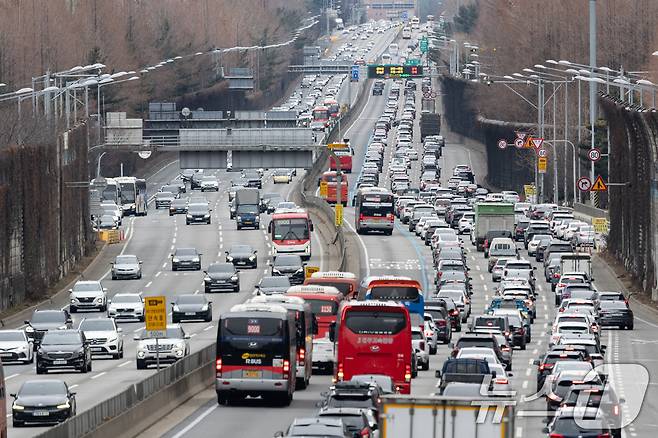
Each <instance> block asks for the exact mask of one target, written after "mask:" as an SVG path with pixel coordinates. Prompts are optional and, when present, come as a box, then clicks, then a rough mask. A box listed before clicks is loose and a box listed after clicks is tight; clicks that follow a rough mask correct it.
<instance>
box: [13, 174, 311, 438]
mask: <svg viewBox="0 0 658 438" xmlns="http://www.w3.org/2000/svg"><path fill="white" fill-rule="evenodd" d="M299 174H300V175H301V172H300V173H299ZM218 176H219V179H220V191H219V192H217V193H213V192H206V193H205V196H206V198H207V199H208V200H209V202H210V204H211V206H213V212H212V215H213V218H212V219H213V221H212V224H211V225H189V226H187V225H185V218H184V217H183V215H177V216H173V217H170V216H169V214H168V211H167V210H165V209H161V210H155V209H154V208H153V207H151V209H150V210H149V215H148V216H146V217H140V218H131V219H130V220H129V221H127V222H128V223H129V225H128V227H127V236H128V237H127V240H126V243H125V247H124V248H125V249H124V251H123V252H124V253H125V254H135V255H137V256H138V257H139V258H140V259H141V260H142V261H143V262H144V264H143V277H142V279H141V280H116V281H113V280H110V279H109V276H105V275H104V276H102V277H101V278H102V281H103V285H104V286H105V287H107V289H108V291H107V293H108V297H109V298H111V297H112V296H114V295H115V294H116V293H120V292H122V293H123V292H132V293H142V294H143V295H144V296H149V295H165V296H167V298H168V301H169V300H171V298H173V297H174V296H176V295H180V294H184V293H203V286H202V279H203V273H202V272H199V271H185V272H172V271H171V262H170V257H169V255H170V254H171V252H172V248H174V247H195V248H197V249H198V250H199V252H201V253H202V254H203V255H202V265H203V267H204V268H205V267H206V266H207V265H208V264H209V263H211V262H215V261H222V262H223V261H224V256H225V254H224V251H225V250H228V249H229V248H230V246H231V245H233V244H237V243H241V244H245V243H246V244H249V245H251V246H253V247H254V248H255V249H257V250H258V261H259V266H258V269H256V270H242V272H241V292H240V293H215V294H212V295H209V298H210V299H211V300H213V301H214V304H213V317H214V318H213V319H216V318H217V316H218V315H219V313H220V312H222V311H227V310H228V309H230V307H231V306H232V305H234V304H237V303H240V302H243V301H244V300H246V299H247V298H248V297H249V296H251V295H252V294H253V291H254V286H255V284H256V283H257V282H258V281H259V279H260V278H261V277H262V276H263V275H266V274H268V275H269V269H268V266H267V263H266V262H267V260H269V259H271V254H270V251H271V246H270V242H269V240H266V238H265V237H266V236H265V234H266V231H265V229H264V227H265V224H266V223H267V219H266V217H265V216H264V217H263V225H262V228H261V229H257V230H244V231H240V232H237V231H236V230H235V223H234V221H233V220H231V219H230V218H229V215H228V208H227V206H228V195H227V193H228V187H229V184H230V183H229V176H228V175H226V174H225V173H224V174H221V173H219V175H218ZM263 187H264V192H275V193H280V194H281V195H282V197H283V198H284V199H285V198H286V197H287V195H288V192H289V191H290V189H291V185H273V184H272V182H271V176H270V173H269V172H268V173H267V175H266V178H265V179H264V186H263ZM194 193H195V194H197V192H194ZM189 194H190V193H189V191H188V195H189ZM317 242H318V241H317V236H315V237H314V245H315V246H316V248H317ZM317 254H318V252H317V251H316V255H314V257H313V258H311V260H310V261H309V263H311V264H315V263H318V264H319V263H320V258H319V256H318V255H317ZM103 277H104V278H103ZM169 302H170V301H169ZM72 317H73V327H76V326H77V325H78V324H79V322H80V320H81V319H82V318H84V317H88V318H99V317H105V315H104V314H99V313H97V312H88V313H75V314H73V315H72ZM143 326H144V325H143V323H139V322H123V323H121V324H120V327H121V328H122V329H123V336H124V350H125V356H124V358H123V359H120V360H109V359H101V358H98V359H94V362H93V372H92V373H90V374H77V373H59V372H52V373H50V374H49V375H47V376H36V375H35V371H34V366H33V365H31V366H27V365H26V366H17V367H16V368H15V369H14V368H13V367H12V368H8V369H7V370H6V373H7V375H8V377H9V378H8V382H7V388H8V391H9V392H16V391H17V390H18V388H19V387H20V384H21V383H22V382H23V381H25V380H28V379H39V378H42V379H43V378H48V377H51V378H52V377H53V376H57V378H62V379H64V380H65V381H66V382H67V383H68V384H69V385H71V386H72V387H73V390H74V391H76V392H77V393H78V395H77V399H78V409H79V412H80V411H83V410H85V409H86V408H88V407H91V406H93V405H94V404H96V403H97V402H98V401H99V400H102V399H104V398H107V397H109V396H111V395H113V394H115V393H117V392H119V391H121V390H123V389H124V388H125V385H127V384H130V383H134V382H137V381H140V380H142V379H144V378H145V377H146V376H148V375H150V374H151V373H153V372H155V369H154V368H151V369H149V370H145V371H144V370H140V371H138V370H136V369H135V366H136V362H135V353H136V351H135V349H136V341H134V340H133V336H134V335H135V334H136V333H137V332H139V331H141V329H142V328H143ZM183 326H184V329H185V330H186V332H187V333H188V334H190V336H191V339H190V346H191V351H195V350H198V349H200V348H202V347H204V346H206V345H208V344H210V343H212V342H213V341H214V339H215V335H216V332H215V330H213V328H214V323H213V322H211V323H196V322H186V323H184V324H183ZM8 367H11V365H9V366H8ZM8 402H10V401H8ZM8 407H10V405H9V406H8ZM39 430H40V428H28V429H20V430H18V431H12V435H14V434H15V436H31V435H33V434H35V433H37V432H38V431H39Z"/></svg>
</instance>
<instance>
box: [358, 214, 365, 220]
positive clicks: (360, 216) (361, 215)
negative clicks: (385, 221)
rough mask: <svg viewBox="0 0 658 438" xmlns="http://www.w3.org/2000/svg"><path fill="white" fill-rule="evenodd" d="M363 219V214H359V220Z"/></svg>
mask: <svg viewBox="0 0 658 438" xmlns="http://www.w3.org/2000/svg"><path fill="white" fill-rule="evenodd" d="M363 217H364V216H363V213H361V214H360V215H359V220H360V221H362V220H363Z"/></svg>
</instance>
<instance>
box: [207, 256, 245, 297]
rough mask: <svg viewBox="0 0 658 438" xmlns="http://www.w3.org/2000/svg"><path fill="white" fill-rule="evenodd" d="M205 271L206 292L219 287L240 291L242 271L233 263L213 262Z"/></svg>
mask: <svg viewBox="0 0 658 438" xmlns="http://www.w3.org/2000/svg"><path fill="white" fill-rule="evenodd" d="M204 273H205V274H206V276H205V277H204V279H203V284H204V286H205V292H206V293H210V292H212V291H213V290H218V289H232V290H233V292H240V272H238V270H237V269H236V268H235V266H234V265H233V263H213V264H211V265H210V266H208V270H207V271H204Z"/></svg>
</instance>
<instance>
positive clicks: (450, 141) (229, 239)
mask: <svg viewBox="0 0 658 438" xmlns="http://www.w3.org/2000/svg"><path fill="white" fill-rule="evenodd" d="M396 32H397V29H391V30H389V31H387V32H385V33H383V34H375V35H373V36H372V37H371V38H372V39H373V40H374V41H375V44H374V46H373V47H372V49H371V53H372V54H373V56H375V55H377V54H381V53H382V52H383V51H384V50H385V49H386V47H388V44H389V43H390V42H391V41H392V39H393V37H394V35H395V33H396ZM415 36H416V37H417V36H418V35H415ZM344 40H345V38H344V37H340V38H338V40H337V42H336V43H334V45H336V44H340V43H343V42H345V41H344ZM366 41H368V40H361V39H360V38H359V39H357V40H356V41H355V43H354V44H355V45H362V44H365V42H366ZM399 43H400V50H404V49H405V48H406V43H405V42H404V41H402V40H401V41H400V42H399ZM333 47H334V46H332V49H331V50H330V51H329V52H328V53H329V54H331V53H332V50H334V49H333ZM433 85H434V87H437V84H436V83H434V84H433ZM344 86H345V84H343V89H342V90H341V93H343V94H344V93H345V88H344ZM390 88H391V84H390V82H389V83H387V84H386V87H385V90H384V93H383V95H382V96H377V95H372V93H371V92H370V90H365V93H363V94H362V95H361V96H360V98H361V99H364V100H365V104H364V106H363V109H362V110H361V111H360V113H359V114H358V117H356V119H355V121H354V122H353V123H352V124H351V125H350V126H344V127H343V129H344V134H343V137H348V138H349V139H350V144H351V145H352V146H353V147H354V149H355V155H354V169H355V171H354V173H352V174H350V175H349V176H348V180H349V185H350V188H351V193H350V196H349V199H352V195H353V191H354V188H355V186H356V182H357V180H358V178H359V175H360V172H359V170H360V169H362V167H363V162H364V156H365V151H366V149H367V146H368V144H369V143H370V142H371V141H372V133H373V129H374V125H375V122H376V121H377V119H378V118H379V116H380V115H381V114H382V113H383V111H384V108H385V106H386V97H387V95H388V93H389V91H390ZM439 94H440V93H439ZM341 95H342V94H341ZM420 99H421V91H420V86H419V87H418V91H416V92H415V100H416V107H418V108H420ZM438 107H440V105H439V106H438ZM419 129H420V128H419V125H418V119H416V122H415V124H414V134H415V135H414V143H413V147H414V149H415V150H416V152H418V154H419V155H420V156H422V143H420V140H419V139H420V135H419ZM395 133H396V132H395V128H392V130H391V132H390V133H389V138H390V139H391V140H392V139H394V138H395ZM443 133H444V136H445V137H446V146H445V147H444V149H443V156H442V158H441V159H440V167H441V169H442V175H441V183H442V185H443V186H447V185H448V179H449V178H450V177H451V176H452V169H453V168H454V167H455V166H457V165H459V164H467V165H469V166H470V167H471V169H472V170H473V172H474V174H475V178H476V181H477V182H478V183H479V184H481V185H484V186H486V160H485V157H484V155H483V153H482V150H481V149H480V150H478V149H477V147H478V145H477V144H464V143H462V142H461V140H460V138H459V137H458V136H456V135H453V134H452V133H451V132H449V129H448V128H447V127H444V132H443ZM393 151H394V148H393V147H392V146H391V145H390V144H389V147H388V148H387V149H386V155H385V158H384V168H383V170H382V172H381V179H380V184H379V185H380V186H382V187H388V186H389V172H388V163H390V161H391V156H392V152H393ZM209 173H211V174H213V175H216V176H217V178H218V181H219V184H220V187H219V191H218V192H216V193H215V192H210V193H206V194H205V196H206V197H207V199H208V201H209V203H210V205H211V208H212V209H213V211H212V224H210V225H189V226H188V225H185V218H184V217H183V216H182V215H177V216H173V217H170V216H169V215H168V213H167V211H166V210H155V209H154V207H153V206H151V207H150V210H149V215H148V216H146V217H140V218H130V219H127V220H124V228H125V236H126V239H125V242H123V243H122V244H121V245H115V246H112V247H109V248H108V249H107V250H106V251H105V253H104V254H103V255H102V256H101V257H102V260H103V261H105V262H109V261H110V260H111V259H112V258H113V256H114V255H116V254H119V253H120V254H135V255H137V256H138V257H139V258H140V259H141V260H142V261H143V262H144V263H143V278H142V279H140V280H125V281H113V280H111V279H110V278H109V266H108V265H107V264H105V263H97V264H95V265H94V267H93V269H91V272H89V273H88V276H89V277H90V278H94V279H100V280H101V281H102V282H103V285H104V286H105V287H107V288H108V296H109V297H110V298H111V297H112V296H113V295H115V294H117V293H120V292H133V293H137V292H138V293H142V294H144V295H166V296H167V297H174V296H176V295H179V294H182V293H195V294H196V293H203V287H202V278H203V274H202V273H200V272H198V271H190V272H172V270H171V267H170V254H171V252H172V251H173V249H175V248H177V247H194V248H196V249H197V250H199V252H201V253H202V254H203V255H202V265H203V266H207V265H208V264H210V263H212V262H216V261H224V251H225V250H227V249H228V248H230V246H231V245H233V244H237V243H240V244H249V245H251V246H252V247H253V248H254V249H256V250H257V251H258V262H259V267H258V268H257V269H255V270H243V271H242V272H241V292H239V293H216V294H213V295H211V296H210V299H212V301H213V319H214V320H216V319H217V317H218V315H219V314H220V313H222V312H226V311H227V310H228V309H230V307H231V306H232V305H234V304H237V303H241V302H243V301H245V300H246V299H248V298H249V297H251V296H252V294H253V293H254V286H255V285H256V283H257V282H258V280H259V279H260V278H261V277H262V276H263V275H268V274H269V268H268V266H267V261H268V260H271V255H272V246H271V242H270V241H269V239H268V238H267V232H266V224H267V220H263V221H261V223H262V225H261V229H256V230H243V231H237V230H236V227H235V222H234V221H233V220H231V219H230V218H229V213H228V188H229V186H230V180H231V174H229V173H226V172H225V171H214V172H209ZM178 174H179V168H178V163H177V162H172V163H168V164H166V165H165V166H163V167H162V168H161V169H159V170H158V171H157V172H155V173H154V174H153V175H152V176H151V177H150V178H149V179H148V181H147V182H148V186H149V190H151V191H152V192H153V191H155V190H157V189H158V188H159V187H160V186H162V185H163V184H166V183H168V182H170V181H173V180H175V179H177V178H179V176H178ZM420 175H421V169H420V162H419V161H412V165H411V170H410V172H409V176H410V179H411V181H412V185H414V186H415V185H417V183H418V181H419V180H420ZM301 177H303V172H299V173H298V176H297V178H301ZM291 187H292V185H274V184H273V183H272V180H271V171H268V172H266V173H265V176H264V185H263V190H262V192H263V193H268V192H273V193H279V194H281V196H282V197H283V198H284V199H287V198H288V195H289V193H290V190H291ZM492 189H506V188H504V187H501V188H492ZM189 194H190V193H189V190H188V194H187V195H189ZM353 223H354V210H353V208H351V207H348V208H347V209H346V211H345V226H346V227H347V228H348V229H351V230H352V231H353ZM356 238H357V239H358V241H359V244H360V248H359V252H358V253H354V254H349V256H350V257H359V258H361V259H362V263H361V266H362V272H359V273H357V274H358V275H359V276H360V277H365V276H369V275H382V274H387V275H403V276H409V277H412V278H414V279H417V280H419V281H420V283H421V285H422V286H423V290H424V294H425V296H426V298H429V297H431V296H432V295H433V293H434V292H435V285H434V281H433V280H434V277H435V275H436V271H435V268H434V266H433V263H432V254H431V251H430V249H429V247H427V246H425V245H424V244H423V243H422V242H421V241H420V240H419V239H418V238H417V237H416V236H415V235H414V234H413V233H412V232H409V231H408V230H407V227H406V226H403V225H402V224H401V223H400V222H399V221H397V220H396V225H395V230H394V232H393V235H392V236H382V235H378V234H377V235H356ZM463 241H464V247H465V251H466V256H467V261H468V266H469V268H470V276H471V277H472V286H473V292H474V294H473V296H472V301H471V304H472V309H473V314H479V313H482V312H483V311H484V309H485V307H486V306H487V305H488V304H489V302H490V300H491V298H492V297H493V296H494V293H495V290H494V288H495V284H494V283H493V281H492V279H491V275H490V274H489V273H488V272H487V260H485V259H484V257H483V255H482V253H479V252H476V251H475V248H474V247H473V245H472V244H471V243H470V241H469V239H468V238H464V239H463ZM313 245H314V255H313V257H312V258H311V260H310V262H309V264H311V265H315V266H319V267H321V268H327V267H328V266H330V265H331V262H332V261H331V260H325V259H323V258H322V257H320V254H322V251H321V250H320V247H321V246H322V245H323V242H322V241H321V240H320V238H319V236H318V233H313ZM519 247H520V252H521V255H522V256H527V253H526V252H525V251H524V250H523V249H522V248H523V247H522V245H520V246H519ZM532 263H533V266H535V267H537V277H538V280H537V292H538V297H537V301H536V303H537V304H536V306H537V319H536V320H535V322H534V324H533V327H532V331H533V336H532V341H531V342H530V343H529V344H528V346H527V348H526V349H525V350H518V349H517V350H515V351H514V354H513V368H512V371H511V375H510V381H511V385H512V387H513V389H514V390H515V391H517V393H518V394H519V395H527V396H531V395H532V394H534V392H535V375H536V366H535V365H533V360H535V359H538V358H540V356H541V355H542V354H543V353H544V352H545V351H546V350H547V348H548V339H549V334H548V331H549V329H550V326H551V323H552V322H553V319H554V317H555V314H556V308H555V306H554V304H553V302H554V299H553V293H552V291H551V288H550V286H549V285H548V284H547V283H545V282H544V281H543V276H542V275H541V270H542V267H541V266H540V265H539V264H538V263H535V262H534V261H533V262H532ZM593 274H594V278H595V285H596V287H597V289H598V290H600V291H606V290H623V286H622V285H621V283H620V281H619V280H618V279H617V277H616V275H615V274H614V272H613V271H612V270H611V269H610V268H609V267H608V266H607V265H606V264H605V263H604V262H603V260H602V259H600V258H599V257H597V256H596V255H595V256H594V264H593ZM66 305H67V303H66V302H59V303H53V306H55V307H59V308H63V307H65V306H66ZM632 307H633V309H634V311H635V330H634V331H622V330H617V329H606V330H604V331H603V334H602V335H601V340H602V343H603V344H605V345H607V352H606V360H607V361H608V362H610V363H613V364H622V363H639V364H642V365H643V366H645V367H646V368H647V369H648V371H649V375H650V376H653V375H655V374H656V373H658V362H657V361H656V358H657V357H658V345H657V343H656V341H655V339H654V338H655V335H652V333H655V331H656V329H658V313H656V312H653V311H652V310H650V309H648V308H645V307H644V306H641V305H639V304H635V303H634V304H632ZM99 316H104V315H98V314H95V313H89V314H75V315H74V326H76V325H77V323H79V321H80V319H81V318H82V317H90V318H93V317H99ZM121 327H122V329H123V336H124V342H125V356H124V358H123V359H119V360H109V359H107V360H105V359H95V360H94V363H93V367H94V369H93V372H92V373H89V374H72V373H53V375H57V376H58V377H61V378H63V379H64V380H66V382H67V383H68V384H69V385H70V387H71V388H72V389H73V390H74V391H76V392H77V398H78V409H79V411H83V410H85V408H88V407H90V406H92V405H94V404H96V403H97V402H98V401H100V400H103V399H105V398H107V397H110V396H112V395H113V394H115V393H117V392H119V391H121V390H122V389H123V388H125V387H126V385H129V384H131V383H134V382H136V381H139V380H141V379H144V378H145V377H146V376H148V375H150V374H152V373H154V372H155V371H154V370H153V369H150V370H146V371H142V370H140V371H138V370H136V369H135V368H136V367H135V344H136V343H135V341H134V340H133V335H134V334H135V333H137V332H138V331H140V330H141V329H142V327H143V324H140V323H122V324H121ZM184 327H185V330H186V331H187V332H188V333H189V334H190V336H191V340H190V341H191V344H192V350H193V351H194V350H198V349H199V348H201V347H203V346H206V345H208V344H210V343H212V342H214V340H215V337H216V327H215V323H214V322H210V323H185V324H184ZM454 336H455V337H454V339H455V340H456V339H457V338H458V336H459V335H458V334H456V333H455V334H454ZM449 354H450V350H449V348H448V347H447V346H445V345H440V346H439V349H438V352H437V354H436V355H433V356H431V357H430V370H429V371H420V372H419V374H418V377H417V378H415V379H414V380H413V381H412V395H429V394H431V393H433V392H435V390H436V388H435V385H436V378H435V377H434V371H435V370H436V369H439V368H440V367H441V365H442V364H443V361H444V360H445V359H446V358H447V357H448V356H449ZM613 369H614V376H613V377H614V381H615V384H616V388H617V392H618V394H619V396H620V397H624V398H627V399H631V397H632V396H633V395H634V394H633V393H631V391H633V392H635V391H636V389H635V388H634V387H633V386H632V383H633V376H630V375H627V374H625V372H624V368H623V367H622V366H619V367H613ZM5 376H6V377H5V381H6V385H7V393H12V392H16V390H17V389H18V388H19V387H20V385H21V384H22V383H23V382H24V381H26V380H29V379H35V378H37V376H36V375H35V370H34V366H33V365H6V366H5ZM38 377H39V378H41V377H42V376H38ZM330 384H331V376H328V375H314V376H313V378H312V379H311V382H310V385H309V386H308V388H307V389H305V390H303V391H297V392H296V393H295V395H294V400H293V402H292V404H291V405H290V406H289V407H286V408H273V407H271V406H269V405H267V404H265V403H264V402H262V401H261V400H254V399H250V400H247V401H244V402H241V403H237V404H233V405H231V406H220V405H218V404H217V400H216V395H215V391H214V388H212V387H211V388H208V389H207V390H206V391H203V392H201V393H199V394H198V395H197V396H195V397H194V398H193V399H191V400H190V401H188V402H186V403H184V404H183V405H181V406H180V407H179V408H178V409H176V411H175V412H173V413H172V414H171V415H169V416H168V417H167V418H163V419H162V420H161V421H159V422H158V423H156V424H155V425H154V426H153V427H152V428H151V429H149V430H148V431H147V432H146V433H145V434H146V435H148V436H166V437H169V438H179V437H195V436H206V435H209V436H210V435H216V434H217V431H218V430H221V431H222V436H240V437H263V436H272V434H273V433H274V432H275V431H277V430H284V429H285V428H286V427H287V426H288V425H289V424H290V422H291V421H292V420H293V419H294V418H296V417H309V416H313V415H314V414H315V413H316V412H317V410H318V407H317V403H318V402H319V401H320V400H321V398H322V396H321V393H322V392H323V391H326V390H327V388H328V387H329V385H330ZM627 391H628V392H627ZM656 391H657V390H656V382H654V381H653V380H652V381H651V382H650V384H649V387H648V389H647V393H646V397H645V398H644V403H643V404H642V410H641V412H640V415H639V417H638V418H637V419H635V421H634V422H633V423H632V424H630V425H629V426H627V427H626V428H625V429H624V431H623V434H624V435H625V436H627V437H635V436H639V437H648V436H653V435H654V434H655V430H656V428H658V424H657V422H656V421H655V420H654V418H653V412H655V411H656V409H658V393H657V392H656ZM544 406H545V403H544V401H543V400H535V401H533V402H529V403H526V404H520V405H519V406H518V410H526V411H532V410H543V408H544ZM10 407H11V400H8V408H10ZM629 408H631V406H629V407H627V409H629ZM9 412H10V409H9ZM625 412H626V413H627V414H628V415H629V416H630V415H631V412H630V409H629V410H627V411H625ZM541 420H542V416H537V415H533V414H527V415H526V416H518V417H517V418H516V421H515V430H514V435H515V436H516V437H518V438H521V437H539V436H544V434H543V433H542V428H543V427H544V426H545V424H544V423H543V422H542V421H541ZM42 430H43V429H42V428H26V429H14V430H11V431H10V436H12V437H22V436H33V435H35V434H37V433H39V432H40V431H42Z"/></svg>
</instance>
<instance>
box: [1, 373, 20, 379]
mask: <svg viewBox="0 0 658 438" xmlns="http://www.w3.org/2000/svg"><path fill="white" fill-rule="evenodd" d="M20 375H21V374H20V373H16V374H12V375H11V376H7V377H5V380H9V379H13V378H14V377H18V376H20Z"/></svg>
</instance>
